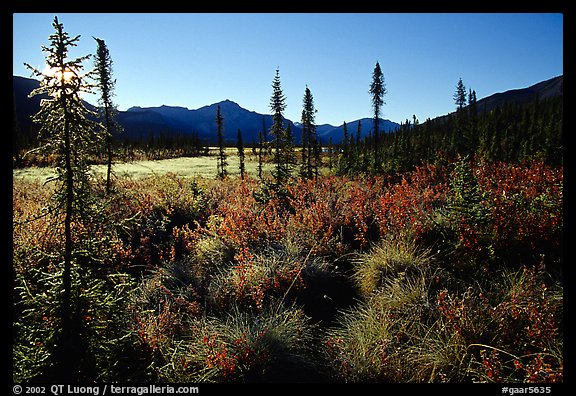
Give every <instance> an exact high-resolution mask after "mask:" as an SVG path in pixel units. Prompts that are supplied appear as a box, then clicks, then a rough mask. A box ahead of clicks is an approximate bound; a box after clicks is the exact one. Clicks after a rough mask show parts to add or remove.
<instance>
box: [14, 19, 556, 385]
mask: <svg viewBox="0 0 576 396" xmlns="http://www.w3.org/2000/svg"><path fill="white" fill-rule="evenodd" d="M54 26H55V29H56V31H57V35H58V34H62V25H61V24H59V23H58V21H57V20H55V24H54ZM51 37H52V36H51ZM54 37H56V36H54ZM55 39H56V38H55ZM69 43H70V44H72V42H69ZM64 53H65V52H64ZM377 66H378V67H377V68H376V69H375V77H374V78H375V88H374V93H373V94H374V110H375V113H376V114H375V115H376V118H375V120H377V119H378V113H379V111H380V106H381V104H382V103H383V102H382V96H383V94H384V93H385V89H384V87H383V76H382V74H381V73H382V72H381V69H380V66H379V65H377ZM74 67H77V66H74ZM63 75H64V73H62V76H63ZM60 81H61V82H62V81H64V79H60ZM460 83H461V81H460V82H459V84H458V92H460V91H463V90H464V87H463V86H462V87H460V85H461V84H460ZM56 85H57V83H54V84H53V85H47V86H56ZM78 86H79V85H78ZM74 87H75V86H72V87H68V86H66V87H65V88H64V89H70V90H73V89H74ZM63 92H64V93H63V94H62V97H63V96H65V94H66V95H68V94H69V92H66V91H63ZM463 92H465V91H463ZM54 97H55V101H54V102H53V103H51V104H50V103H48V104H47V105H50V106H54V107H53V108H49V107H43V108H42V110H41V113H39V114H40V115H39V116H38V117H37V119H38V121H39V122H40V123H43V124H42V125H44V126H46V128H53V130H54V131H56V130H57V131H63V132H65V131H66V128H65V127H64V126H62V125H59V124H52V123H50V122H52V121H50V120H56V119H62V118H58V117H55V115H57V114H61V113H58V112H60V111H62V109H63V108H61V107H58V103H57V102H56V101H57V100H58V97H59V96H57V95H56V96H54ZM312 98H313V96H312V94H311V90H310V89H309V88H308V87H306V91H305V98H304V111H303V117H302V118H303V120H304V121H305V124H306V128H305V130H306V134H307V135H306V138H305V140H304V147H296V146H295V145H294V144H293V142H292V141H291V134H290V130H289V129H288V128H287V127H286V125H284V122H283V118H282V116H281V113H282V111H283V110H284V108H285V107H284V95H283V93H282V91H281V86H280V79H279V72H278V70H277V71H276V76H275V77H274V80H273V91H272V99H271V102H270V104H271V109H272V110H273V111H274V113H275V118H274V122H275V123H274V126H273V128H272V130H271V136H272V139H273V140H271V141H267V140H266V139H264V138H263V139H261V141H260V142H259V143H258V146H257V147H254V150H253V151H252V153H253V155H245V156H244V149H246V150H247V151H250V148H248V147H246V148H245V147H244V146H243V145H242V146H239V147H238V148H236V147H234V148H229V150H230V151H229V152H230V153H234V152H238V153H241V154H240V155H241V157H239V164H242V165H241V166H242V168H237V167H236V163H237V162H236V161H235V160H233V157H232V156H230V157H228V160H227V161H226V151H224V149H223V147H222V146H221V145H220V146H219V147H218V156H212V157H206V158H210V161H211V162H210V164H211V171H209V172H207V173H204V175H203V176H198V175H192V176H191V175H189V174H186V175H182V174H176V173H174V172H165V171H158V172H154V173H153V174H150V175H144V176H142V177H132V176H130V175H129V174H123V173H122V172H119V171H118V167H120V166H122V163H121V162H122V156H121V155H116V154H119V153H121V152H122V147H121V146H120V145H119V143H118V141H116V145H115V144H114V143H112V148H113V149H114V150H116V152H115V153H114V158H116V160H115V162H114V164H113V166H112V169H114V170H115V171H114V172H108V166H109V164H111V162H109V161H108V159H109V158H110V155H109V154H110V151H108V150H109V147H110V145H108V143H107V142H108V140H107V139H103V140H104V141H105V142H106V144H103V145H91V146H89V147H90V148H93V149H94V150H98V149H100V150H101V149H102V147H104V148H105V149H106V155H104V158H105V159H106V160H105V165H102V166H103V167H106V168H105V170H103V171H102V172H100V173H98V172H88V171H87V165H86V160H87V159H90V158H92V159H94V158H97V157H98V153H97V152H91V151H90V150H89V149H88V148H86V150H85V151H81V150H79V149H78V150H72V151H70V153H73V154H74V155H80V156H81V157H79V158H77V159H75V157H72V158H70V169H72V171H74V170H75V169H76V168H74V166H80V165H81V166H82V167H81V168H78V169H79V170H78V171H77V172H76V173H72V175H70V174H68V173H67V172H66V166H65V167H64V169H62V165H60V164H61V163H62V161H64V162H63V163H64V165H67V164H68V160H67V154H69V153H68V152H67V148H66V147H63V146H62V145H60V142H61V141H63V140H62V139H60V138H58V139H59V140H50V139H55V136H60V135H54V134H51V135H50V136H48V138H47V139H48V140H46V142H48V143H49V144H50V145H52V146H51V147H57V148H58V150H52V151H50V150H48V151H42V150H35V151H34V152H33V153H32V154H30V155H34V156H36V158H44V159H42V160H39V161H45V162H46V163H50V162H51V161H56V165H57V167H56V170H55V178H54V179H55V180H54V182H52V183H50V182H42V181H41V180H39V179H38V178H34V177H26V178H24V177H15V178H14V182H13V187H12V194H13V201H12V202H13V235H12V237H13V245H12V246H13V251H12V264H13V274H14V289H13V294H14V296H13V300H14V307H13V320H14V332H13V355H14V357H13V379H14V381H15V382H18V383H19V382H31V381H47V382H53V381H54V380H55V379H60V380H65V381H66V382H77V381H82V382H87V381H96V382H181V383H182V382H194V383H198V382H400V383H404V382H435V383H436V382H506V383H511V382H512V383H521V382H530V383H552V382H562V381H563V367H564V361H563V323H564V321H563V276H562V275H563V165H562V158H561V155H560V156H558V155H557V154H558V153H560V154H561V153H562V151H561V139H559V136H560V134H561V121H562V113H561V111H562V102H561V101H554V100H550V101H545V102H541V103H539V104H538V105H537V106H536V105H533V104H528V105H525V106H516V105H508V106H507V107H504V108H501V109H496V110H494V111H492V112H490V113H487V114H483V115H477V114H476V113H474V112H473V111H472V110H471V109H472V108H473V107H470V106H465V103H463V102H461V100H462V95H457V96H455V99H458V101H459V102H458V103H457V106H458V110H457V112H456V114H454V115H453V117H452V118H449V119H448V120H446V121H445V122H443V123H440V122H432V121H430V122H426V123H423V124H419V123H417V120H416V119H415V117H414V121H413V122H412V123H409V122H408V123H407V124H403V126H402V127H401V129H400V130H398V131H396V132H394V133H391V134H385V133H382V131H380V132H379V133H376V134H375V135H373V136H372V137H367V138H365V139H361V138H360V133H359V132H358V134H357V136H352V134H351V135H350V136H348V134H347V132H346V135H347V136H346V139H344V140H343V142H342V143H340V144H339V145H337V147H336V148H335V149H334V150H329V151H327V152H326V151H322V150H319V148H318V147H319V142H318V140H317V139H316V137H315V132H314V131H315V128H314V117H313V116H312V114H313V113H310V111H311V109H312V110H313V109H314V108H315V107H314V104H313V102H312ZM474 101H475V95H474V96H472V95H471V103H469V105H473V104H474ZM79 111H82V110H81V109H80V110H79ZM53 116H54V117H53ZM42 117H44V118H42ZM80 121H82V122H80ZM216 122H219V123H222V122H223V123H224V124H225V122H226V120H225V119H223V120H219V121H216V120H215V125H214V130H215V132H216V131H217V129H218V128H217V125H216ZM376 122H378V121H376ZM68 126H69V127H70V128H71V129H70V131H71V133H84V132H86V133H88V132H90V133H88V134H87V135H79V136H78V137H77V139H76V140H73V142H76V143H78V144H80V143H81V142H82V141H83V140H82V139H81V137H84V136H87V137H90V138H92V137H94V138H96V137H98V136H100V137H104V138H108V137H109V136H110V129H109V128H108V127H106V126H104V125H103V124H101V123H100V124H99V123H94V124H87V123H85V121H84V118H82V117H79V118H73V119H71V121H70V123H69V125H68ZM359 128H361V127H360V126H359ZM287 129H288V130H287ZM376 130H377V131H378V127H376ZM87 131H88V132H87ZM99 131H102V132H99ZM93 134H94V135H93ZM238 134H239V135H240V131H239V132H238ZM261 135H262V136H264V135H265V134H261ZM72 136H76V135H72ZM374 138H376V139H377V140H378V142H376V143H375V142H373V141H371V140H370V139H374ZM113 141H114V139H113ZM56 143H58V144H56ZM79 148H85V146H79ZM232 150H233V151H232ZM374 150H376V151H374ZM297 154H298V155H297ZM298 158H300V163H298ZM375 160H376V161H378V162H377V163H374V161H375ZM217 161H218V162H217ZM263 164H264V165H266V166H267V169H268V171H267V172H262V165H263ZM328 164H332V165H333V166H332V167H329V166H328ZM330 168H331V169H330ZM298 169H299V171H298ZM210 172H211V173H210ZM297 173H299V175H297ZM74 175H80V176H81V177H80V178H79V179H77V178H75V177H76V176H74ZM108 175H111V177H108ZM79 182H81V189H80V188H78V189H76V188H77V187H78V184H76V183H79ZM70 191H71V194H72V195H70V196H68V195H67V194H66V192H70ZM67 198H70V199H71V201H67V200H66V199H67ZM66 202H70V203H69V207H68V205H64V204H63V203H66ZM63 205H64V206H63ZM66 208H69V209H70V211H68V210H65V209H66ZM62 367H65V368H66V371H62Z"/></svg>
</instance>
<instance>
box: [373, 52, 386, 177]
mask: <svg viewBox="0 0 576 396" xmlns="http://www.w3.org/2000/svg"><path fill="white" fill-rule="evenodd" d="M369 92H370V95H372V110H374V129H373V149H374V170H375V171H379V170H380V168H381V165H382V159H381V158H380V147H379V140H380V115H381V114H380V108H381V107H382V105H383V104H385V102H384V95H385V94H386V92H387V91H386V86H385V84H384V75H383V74H382V69H381V68H380V63H378V62H376V66H374V71H373V72H372V84H370V91H369Z"/></svg>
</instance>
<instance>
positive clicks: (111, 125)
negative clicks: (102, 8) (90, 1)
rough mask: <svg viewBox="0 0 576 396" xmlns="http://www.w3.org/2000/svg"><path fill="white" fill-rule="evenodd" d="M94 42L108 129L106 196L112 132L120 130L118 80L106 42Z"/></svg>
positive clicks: (110, 164) (101, 102) (108, 185)
mask: <svg viewBox="0 0 576 396" xmlns="http://www.w3.org/2000/svg"><path fill="white" fill-rule="evenodd" d="M94 40H96V42H97V43H98V48H97V49H96V59H95V61H94V67H95V69H96V82H97V85H96V87H97V89H98V90H99V91H100V99H99V102H100V105H101V106H102V110H103V113H104V114H103V116H104V127H105V128H106V130H105V137H106V143H105V145H106V155H107V161H106V164H107V170H106V194H110V177H111V173H112V131H113V130H116V131H117V130H118V129H119V125H118V123H116V122H115V121H114V118H115V115H116V107H115V106H114V103H113V102H112V97H113V96H114V86H115V85H116V80H113V79H112V58H111V57H110V52H109V51H108V47H107V46H106V43H105V42H104V40H101V39H99V38H96V37H94Z"/></svg>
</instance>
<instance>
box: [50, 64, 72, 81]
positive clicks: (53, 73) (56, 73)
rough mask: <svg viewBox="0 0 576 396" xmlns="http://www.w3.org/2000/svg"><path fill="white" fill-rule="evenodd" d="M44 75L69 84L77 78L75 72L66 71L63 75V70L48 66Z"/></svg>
mask: <svg viewBox="0 0 576 396" xmlns="http://www.w3.org/2000/svg"><path fill="white" fill-rule="evenodd" d="M43 74H44V75H46V76H49V77H56V78H57V79H58V80H62V79H64V81H67V82H69V81H72V79H73V78H74V77H75V76H76V73H74V71H73V70H70V69H66V70H64V73H62V70H61V69H60V68H59V67H49V66H48V65H46V67H45V68H44V72H43Z"/></svg>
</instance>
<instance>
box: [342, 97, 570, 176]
mask: <svg viewBox="0 0 576 396" xmlns="http://www.w3.org/2000/svg"><path fill="white" fill-rule="evenodd" d="M458 98H459V99H458V101H459V102H458V103H461V96H460V95H458ZM458 106H459V107H458V108H457V110H456V112H455V113H452V114H450V115H448V116H445V117H438V118H435V119H433V120H431V119H427V120H426V121H425V122H424V123H420V122H419V121H418V119H417V118H416V116H413V118H412V120H409V119H406V121H405V122H403V123H401V124H400V127H399V128H397V129H396V130H395V131H393V132H390V133H387V134H381V135H380V136H379V138H378V139H377V140H379V141H378V143H377V144H378V145H379V146H380V147H381V155H382V162H381V163H380V166H381V167H382V169H383V170H384V171H388V172H401V171H405V170H409V169H412V168H413V167H414V166H416V165H419V164H422V163H430V162H435V161H437V160H439V159H447V160H451V159H454V158H456V157H457V156H458V155H460V156H467V155H468V156H471V157H472V156H476V157H477V158H482V159H485V160H488V161H506V162H522V161H529V160H538V161H543V162H544V163H547V164H550V165H553V166H561V165H562V164H563V159H562V155H563V154H562V148H563V144H562V129H563V128H562V119H563V98H562V97H556V98H551V99H546V100H536V101H534V102H532V103H528V104H518V103H514V102H509V103H506V104H504V105H502V106H499V107H496V108H495V109H493V110H492V111H490V112H484V111H481V112H480V111H479V110H481V109H478V108H477V105H476V99H475V93H474V92H473V91H471V94H469V99H468V105H467V106H461V105H460V104H458ZM460 106H461V107H460ZM362 127H363V126H361V125H360V124H359V125H358V131H357V132H356V135H354V134H353V133H349V132H348V131H347V128H346V127H345V131H344V136H343V141H342V143H341V144H340V146H339V152H340V153H341V155H340V156H339V160H338V165H337V172H338V173H339V174H357V173H370V171H371V169H374V164H372V161H373V158H372V152H373V149H372V147H373V146H374V139H375V138H374V136H373V135H372V134H371V133H370V134H368V135H367V136H366V137H364V138H361V137H360V136H361V128H362Z"/></svg>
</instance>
